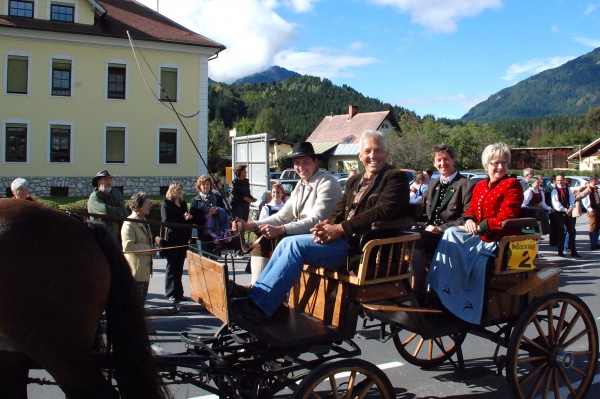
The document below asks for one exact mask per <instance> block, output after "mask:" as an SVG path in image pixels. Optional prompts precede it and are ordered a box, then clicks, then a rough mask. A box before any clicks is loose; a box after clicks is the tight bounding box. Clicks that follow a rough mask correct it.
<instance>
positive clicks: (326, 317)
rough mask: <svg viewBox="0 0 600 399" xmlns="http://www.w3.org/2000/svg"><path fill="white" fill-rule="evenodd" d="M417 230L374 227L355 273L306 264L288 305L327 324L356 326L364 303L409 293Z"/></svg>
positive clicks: (417, 235) (366, 239) (363, 243)
mask: <svg viewBox="0 0 600 399" xmlns="http://www.w3.org/2000/svg"><path fill="white" fill-rule="evenodd" d="M419 237H420V235H419V234H418V233H406V232H401V231H397V230H376V231H375V230H374V231H370V232H368V233H367V234H365V235H363V237H362V238H361V246H362V248H363V251H362V255H361V260H360V264H359V267H358V270H357V272H356V273H348V272H347V271H346V270H345V269H344V270H338V271H333V270H328V269H325V268H321V267H314V266H310V265H305V266H304V269H303V272H302V274H301V276H300V280H299V282H298V283H297V284H296V285H295V286H294V287H293V288H292V291H291V293H290V297H289V302H288V306H289V307H291V308H295V309H297V310H300V311H302V312H304V313H307V314H310V315H311V316H313V317H316V318H317V319H319V320H322V321H324V322H325V323H326V324H328V325H332V326H334V327H339V328H344V327H345V325H346V321H347V322H348V324H349V325H348V327H349V328H350V329H354V328H355V325H356V316H357V314H358V311H359V310H360V304H361V303H363V302H372V301H379V300H383V299H388V298H398V297H401V296H405V295H408V294H409V293H410V290H411V289H410V277H411V276H412V274H411V273H410V272H409V268H410V265H411V262H412V260H413V253H414V248H415V243H416V240H418V239H419Z"/></svg>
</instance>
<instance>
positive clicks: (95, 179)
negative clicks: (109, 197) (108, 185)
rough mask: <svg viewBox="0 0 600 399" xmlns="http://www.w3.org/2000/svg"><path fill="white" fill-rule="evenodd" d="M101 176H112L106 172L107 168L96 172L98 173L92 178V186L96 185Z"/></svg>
mask: <svg viewBox="0 0 600 399" xmlns="http://www.w3.org/2000/svg"><path fill="white" fill-rule="evenodd" d="M103 177H112V176H111V175H110V173H108V170H103V171H101V172H98V173H96V177H94V178H93V179H92V186H94V187H98V181H99V180H100V179H102V178H103Z"/></svg>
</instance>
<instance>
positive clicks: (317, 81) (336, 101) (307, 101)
mask: <svg viewBox="0 0 600 399" xmlns="http://www.w3.org/2000/svg"><path fill="white" fill-rule="evenodd" d="M208 96H209V97H208V103H209V121H213V122H215V121H216V122H218V123H222V124H223V126H224V127H226V128H232V127H235V128H236V129H237V131H238V134H240V133H241V134H249V133H255V132H263V131H268V132H269V133H271V134H273V135H274V137H277V138H278V139H281V140H287V141H291V142H298V141H303V140H305V139H306V138H307V137H308V136H309V135H310V133H312V131H313V130H314V129H315V128H316V127H317V125H318V124H319V123H320V122H321V120H322V119H323V118H324V117H325V116H326V115H332V114H333V115H341V114H347V113H348V105H349V104H353V105H356V106H358V108H359V112H373V111H384V110H392V112H393V114H394V117H395V118H396V119H397V120H398V121H399V122H400V121H401V120H417V119H418V117H417V115H416V114H415V113H414V112H412V111H408V110H407V109H405V108H402V107H398V106H392V105H390V104H387V103H383V102H382V101H380V100H377V99H374V98H369V97H365V96H363V95H362V94H361V93H359V92H357V91H356V90H354V89H353V88H351V87H349V86H346V85H343V86H341V87H340V86H336V85H334V84H333V83H332V82H331V81H330V80H328V79H322V80H321V78H318V77H314V76H298V77H292V78H289V79H286V80H283V81H281V82H276V83H271V84H267V83H261V84H248V83H246V84H242V85H235V84H234V85H228V84H224V83H217V82H209V94H208Z"/></svg>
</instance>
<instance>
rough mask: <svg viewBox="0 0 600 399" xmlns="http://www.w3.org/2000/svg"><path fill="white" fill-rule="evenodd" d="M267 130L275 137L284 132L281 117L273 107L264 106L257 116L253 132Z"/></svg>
mask: <svg viewBox="0 0 600 399" xmlns="http://www.w3.org/2000/svg"><path fill="white" fill-rule="evenodd" d="M265 132H267V133H269V134H271V135H272V136H273V137H278V136H279V135H281V134H282V133H283V132H284V128H283V125H282V124H281V121H280V120H279V117H278V116H277V115H276V114H275V110H274V109H273V108H271V107H267V108H264V109H263V110H262V111H261V112H260V114H259V115H258V117H257V118H256V123H255V124H254V130H253V133H265Z"/></svg>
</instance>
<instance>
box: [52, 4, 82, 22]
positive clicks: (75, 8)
mask: <svg viewBox="0 0 600 399" xmlns="http://www.w3.org/2000/svg"><path fill="white" fill-rule="evenodd" d="M52 6H69V7H73V22H69V23H73V24H76V23H78V22H79V2H78V1H75V0H60V1H48V2H47V3H46V15H47V16H48V20H49V21H52V19H51V18H52ZM55 22H59V21H55Z"/></svg>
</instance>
